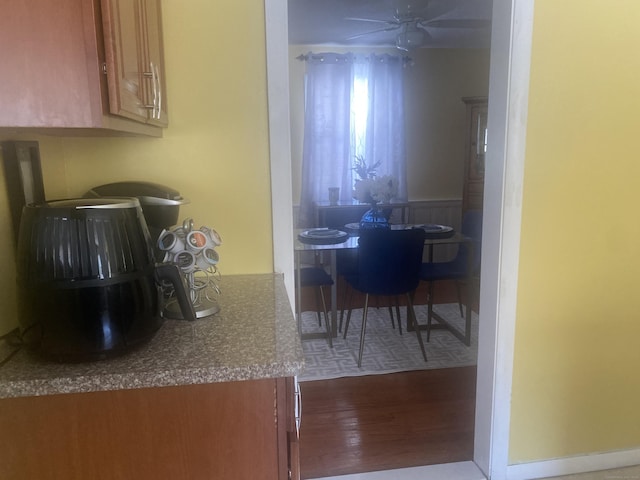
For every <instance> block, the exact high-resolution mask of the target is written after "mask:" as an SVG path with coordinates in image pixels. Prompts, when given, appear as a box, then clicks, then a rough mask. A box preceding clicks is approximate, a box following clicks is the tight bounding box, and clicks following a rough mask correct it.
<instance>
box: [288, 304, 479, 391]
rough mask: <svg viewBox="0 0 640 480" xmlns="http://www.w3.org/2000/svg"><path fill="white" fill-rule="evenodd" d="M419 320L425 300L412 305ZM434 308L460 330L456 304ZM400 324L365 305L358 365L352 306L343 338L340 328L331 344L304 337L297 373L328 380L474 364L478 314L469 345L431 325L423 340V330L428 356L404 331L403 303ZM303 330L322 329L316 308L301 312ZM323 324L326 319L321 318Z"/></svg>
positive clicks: (357, 324)
mask: <svg viewBox="0 0 640 480" xmlns="http://www.w3.org/2000/svg"><path fill="white" fill-rule="evenodd" d="M415 310H416V316H417V317H418V322H419V323H420V324H421V325H426V323H427V307H426V305H417V306H416V307H415ZM434 310H435V311H436V312H437V313H439V314H440V315H441V316H442V317H443V318H445V319H447V320H448V321H449V322H450V323H451V324H453V325H455V326H456V327H457V328H458V329H459V330H461V331H462V329H463V326H464V318H462V317H461V316H460V310H459V307H458V304H457V303H450V304H442V305H435V306H434ZM400 313H401V316H402V322H403V324H402V325H403V329H402V335H400V334H399V332H398V327H397V325H396V328H395V329H394V328H392V326H391V318H390V317H389V310H388V309H387V308H369V314H368V318H367V332H366V336H365V342H364V352H363V354H362V368H358V364H357V362H358V350H359V348H360V328H361V326H362V309H357V310H354V311H353V314H352V316H351V324H350V325H349V332H348V334H347V338H346V339H343V338H342V333H339V334H338V337H337V338H335V339H334V340H333V348H332V349H331V348H329V345H328V343H327V340H326V339H324V338H323V339H314V340H304V341H303V342H302V349H303V350H304V356H305V370H304V372H303V373H302V374H301V375H299V376H298V380H299V381H301V382H304V381H311V380H327V379H331V378H339V377H354V376H360V375H378V374H383V373H393V372H404V371H409V370H423V369H437V368H450V367H464V366H469V365H476V361H477V357H478V315H477V314H476V313H475V312H473V314H472V328H471V346H469V347H467V346H466V345H465V344H464V343H462V342H461V341H460V340H458V339H457V338H456V337H454V336H453V335H452V334H451V333H450V332H448V331H447V330H445V329H433V330H431V340H430V341H429V342H428V343H427V342H426V339H427V333H426V332H424V331H423V333H422V337H423V340H424V341H425V348H426V351H427V359H428V361H427V362H425V361H424V358H422V352H421V350H420V344H419V343H418V338H417V337H416V334H415V332H406V331H405V328H404V326H405V325H406V308H401V309H400ZM302 325H303V332H305V333H308V332H315V331H323V329H321V328H319V327H318V319H317V316H316V314H315V312H303V314H302ZM323 328H324V320H323Z"/></svg>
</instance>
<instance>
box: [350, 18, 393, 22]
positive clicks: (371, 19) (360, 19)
mask: <svg viewBox="0 0 640 480" xmlns="http://www.w3.org/2000/svg"><path fill="white" fill-rule="evenodd" d="M344 19H345V20H355V21H357V22H373V23H395V22H393V21H390V20H377V19H375V18H358V17H345V18H344Z"/></svg>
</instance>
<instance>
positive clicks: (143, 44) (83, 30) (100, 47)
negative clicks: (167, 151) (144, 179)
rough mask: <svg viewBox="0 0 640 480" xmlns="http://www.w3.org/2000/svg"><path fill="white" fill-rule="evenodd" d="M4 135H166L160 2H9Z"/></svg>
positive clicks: (0, 24) (2, 52)
mask: <svg viewBox="0 0 640 480" xmlns="http://www.w3.org/2000/svg"><path fill="white" fill-rule="evenodd" d="M3 6H4V8H3V12H2V15H0V106H1V108H0V133H3V132H5V133H6V132H7V131H9V132H14V131H15V132H20V131H22V130H23V129H28V130H30V131H34V130H35V131H38V132H40V133H51V134H69V135H76V134H82V135H86V134H90V135H151V136H157V137H160V136H162V127H163V126H166V124H167V115H166V105H167V102H166V88H165V86H164V62H163V51H162V29H161V15H160V2H159V0H102V1H100V0H56V1H55V2H52V1H51V0H29V1H28V2H25V1H21V0H5V2H4V5H3Z"/></svg>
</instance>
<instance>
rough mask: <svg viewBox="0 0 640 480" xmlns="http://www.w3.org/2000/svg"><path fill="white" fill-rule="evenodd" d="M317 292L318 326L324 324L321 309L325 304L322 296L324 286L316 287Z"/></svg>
mask: <svg viewBox="0 0 640 480" xmlns="http://www.w3.org/2000/svg"><path fill="white" fill-rule="evenodd" d="M315 293H316V316H317V317H318V326H319V327H321V326H322V314H321V312H322V310H320V306H321V304H324V298H322V299H321V296H322V287H318V288H317V289H315Z"/></svg>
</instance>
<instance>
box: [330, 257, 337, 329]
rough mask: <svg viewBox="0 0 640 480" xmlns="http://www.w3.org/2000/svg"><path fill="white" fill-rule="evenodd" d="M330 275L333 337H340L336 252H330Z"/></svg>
mask: <svg viewBox="0 0 640 480" xmlns="http://www.w3.org/2000/svg"><path fill="white" fill-rule="evenodd" d="M329 256H330V257H329V270H330V271H329V275H331V278H332V279H333V285H331V335H332V336H333V337H334V338H335V337H337V336H338V271H337V268H336V251H335V250H329Z"/></svg>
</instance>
